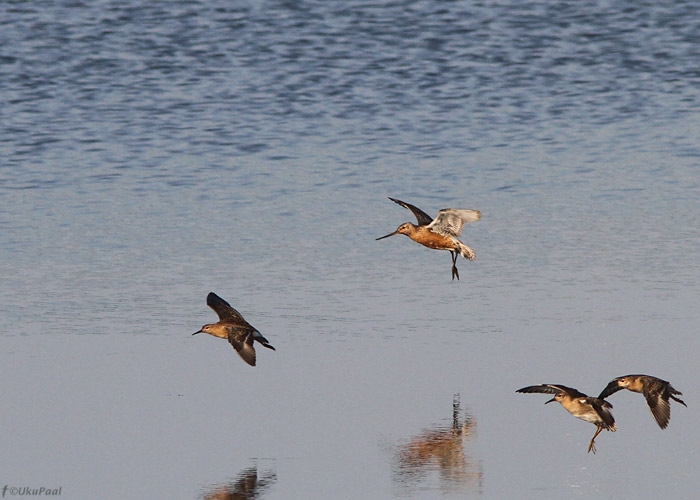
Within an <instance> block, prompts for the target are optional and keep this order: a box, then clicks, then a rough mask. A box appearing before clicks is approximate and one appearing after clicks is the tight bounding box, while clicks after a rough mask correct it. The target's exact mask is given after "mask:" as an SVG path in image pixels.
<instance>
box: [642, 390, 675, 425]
mask: <svg viewBox="0 0 700 500" xmlns="http://www.w3.org/2000/svg"><path fill="white" fill-rule="evenodd" d="M658 389H659V388H658V387H656V386H652V387H648V386H647V385H645V386H644V391H643V392H642V394H644V399H646V400H647V404H648V405H649V409H650V410H651V414H652V415H654V419H655V420H656V423H657V424H659V427H661V428H662V429H665V428H666V427H667V426H668V421H669V420H670V419H671V405H670V404H669V403H668V397H664V395H663V394H662V393H661V392H660V391H659V390H658Z"/></svg>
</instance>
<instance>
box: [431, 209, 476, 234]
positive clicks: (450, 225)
mask: <svg viewBox="0 0 700 500" xmlns="http://www.w3.org/2000/svg"><path fill="white" fill-rule="evenodd" d="M479 219H481V212H479V211H478V210H463V209H460V208H443V209H442V210H440V211H439V212H438V214H437V217H435V220H434V221H433V222H431V223H430V225H428V228H429V229H432V230H433V231H435V232H436V233H439V234H444V235H445V236H455V237H458V236H459V235H460V234H461V233H462V228H463V227H464V225H465V224H466V223H467V222H474V221H477V220H479Z"/></svg>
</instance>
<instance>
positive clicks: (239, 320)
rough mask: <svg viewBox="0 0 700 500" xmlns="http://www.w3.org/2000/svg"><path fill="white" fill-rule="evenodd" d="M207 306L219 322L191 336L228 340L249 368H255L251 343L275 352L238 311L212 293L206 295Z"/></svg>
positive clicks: (204, 327) (253, 349)
mask: <svg viewBox="0 0 700 500" xmlns="http://www.w3.org/2000/svg"><path fill="white" fill-rule="evenodd" d="M207 305H208V306H209V307H211V308H212V309H214V311H215V312H216V314H218V315H219V321H218V322H217V323H211V324H208V325H204V326H203V327H202V328H201V330H199V331H196V332H194V333H193V334H192V335H197V334H198V333H208V334H209V335H213V336H214V337H219V338H222V339H228V341H229V342H230V343H231V345H232V346H233V348H234V349H235V350H236V352H237V353H238V354H239V355H240V356H241V358H243V361H245V362H246V363H248V364H249V365H250V366H255V348H254V347H253V341H258V342H260V343H261V344H262V345H263V346H265V347H267V348H268V349H272V350H273V351H274V350H275V348H274V347H272V346H271V345H270V343H269V342H268V341H267V339H266V338H265V337H263V336H262V334H261V333H260V332H259V331H258V330H256V329H255V327H253V325H251V324H250V323H248V322H247V321H246V320H244V319H243V316H241V314H240V313H239V312H238V311H236V310H235V309H234V308H233V307H231V305H230V304H229V303H228V302H226V301H225V300H224V299H222V298H221V297H219V296H218V295H216V294H215V293H214V292H209V295H207Z"/></svg>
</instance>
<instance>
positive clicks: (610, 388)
mask: <svg viewBox="0 0 700 500" xmlns="http://www.w3.org/2000/svg"><path fill="white" fill-rule="evenodd" d="M622 389H623V387H620V386H619V385H618V383H617V379H614V380H611V381H610V383H608V385H606V386H605V389H603V390H602V392H601V393H600V394H599V395H598V399H605V398H607V397H608V396H610V395H611V394H615V393H616V392H617V391H621V390H622Z"/></svg>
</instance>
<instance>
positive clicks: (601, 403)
mask: <svg viewBox="0 0 700 500" xmlns="http://www.w3.org/2000/svg"><path fill="white" fill-rule="evenodd" d="M586 403H588V404H590V405H591V406H592V407H593V408H595V411H596V413H598V415H600V418H601V419H602V420H603V422H604V423H605V425H606V426H607V427H606V428H608V429H610V430H611V431H614V430H615V419H614V418H613V416H612V413H610V408H612V405H611V404H610V403H608V402H607V401H605V400H603V399H599V398H593V397H590V396H589V397H587V398H586Z"/></svg>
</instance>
